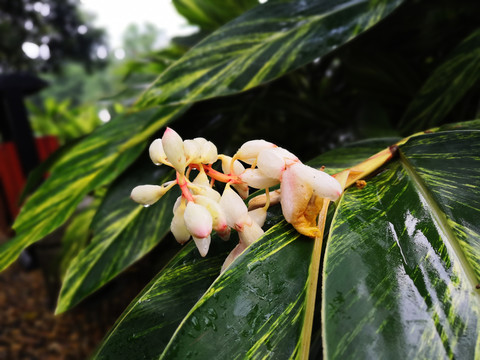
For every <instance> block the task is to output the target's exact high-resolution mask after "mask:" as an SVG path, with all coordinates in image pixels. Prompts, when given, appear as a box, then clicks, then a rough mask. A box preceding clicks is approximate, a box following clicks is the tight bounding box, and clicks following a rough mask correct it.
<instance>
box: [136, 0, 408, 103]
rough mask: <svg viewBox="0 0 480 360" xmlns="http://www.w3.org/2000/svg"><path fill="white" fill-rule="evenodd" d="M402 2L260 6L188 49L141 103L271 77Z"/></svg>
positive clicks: (229, 89)
mask: <svg viewBox="0 0 480 360" xmlns="http://www.w3.org/2000/svg"><path fill="white" fill-rule="evenodd" d="M400 3H401V1H400V0H381V1H367V0H353V1H348V0H342V1H341V2H340V3H339V2H338V1H337V2H334V1H327V2H325V1H308V2H305V1H290V2H285V1H282V2H269V3H266V4H263V5H262V6H257V7H256V8H254V9H252V10H250V11H248V12H247V13H245V14H244V15H242V16H240V17H239V18H237V19H235V20H234V21H232V22H230V23H228V24H226V25H225V26H223V27H222V28H220V29H219V30H218V31H216V32H214V33H213V34H212V35H211V36H209V37H208V38H207V39H205V40H204V41H202V42H201V43H200V44H198V45H197V46H196V47H194V48H193V49H192V50H191V51H189V52H188V53H187V54H185V56H184V57H183V58H182V59H180V60H179V61H178V62H177V63H176V64H174V65H173V66H172V67H170V68H169V69H168V70H166V71H165V72H164V73H163V74H162V75H161V76H160V77H159V78H158V80H157V81H156V82H155V83H154V84H153V85H152V87H151V88H150V89H148V90H147V91H146V92H145V93H144V94H143V96H142V97H141V98H140V100H139V102H138V105H139V106H143V107H146V106H152V105H155V104H159V103H177V102H183V103H185V102H187V103H188V102H192V101H198V100H203V99H206V98H210V97H214V96H224V95H228V94H233V93H236V92H241V91H244V90H247V89H249V88H252V87H254V86H257V85H260V84H262V83H265V82H268V81H271V80H273V79H275V78H277V77H279V76H281V75H283V74H285V73H287V72H289V71H291V70H294V69H296V68H298V67H300V66H302V65H305V64H307V63H309V62H311V61H313V60H314V59H316V58H318V57H320V56H323V55H326V54H327V53H329V52H330V51H332V50H333V49H335V48H336V47H338V46H340V45H342V44H343V43H345V42H347V41H348V40H350V39H352V38H354V37H355V36H356V35H358V34H359V33H361V32H363V31H364V30H366V29H368V28H370V27H371V26H373V25H374V24H375V23H377V22H378V21H379V20H381V19H382V18H383V17H385V16H386V15H388V14H389V13H390V12H391V11H393V9H395V8H396V7H397V6H398V5H399V4H400ZM259 29H260V30H259ZM218 54H222V55H221V56H219V55H218ZM272 59H273V60H272Z"/></svg>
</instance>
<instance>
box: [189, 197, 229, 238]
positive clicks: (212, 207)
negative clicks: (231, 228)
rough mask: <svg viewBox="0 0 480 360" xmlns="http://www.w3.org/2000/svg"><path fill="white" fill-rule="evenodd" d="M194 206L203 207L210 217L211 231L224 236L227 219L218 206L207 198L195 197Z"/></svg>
mask: <svg viewBox="0 0 480 360" xmlns="http://www.w3.org/2000/svg"><path fill="white" fill-rule="evenodd" d="M195 204H198V205H201V206H203V207H205V208H206V209H207V210H208V212H209V213H210V215H211V217H212V228H213V230H215V231H217V232H219V233H221V234H224V235H226V232H227V230H226V229H227V228H228V224H227V217H226V215H225V213H224V211H223V209H222V207H221V206H220V204H219V203H218V202H216V201H214V200H212V199H210V198H209V197H206V196H202V195H197V196H195Z"/></svg>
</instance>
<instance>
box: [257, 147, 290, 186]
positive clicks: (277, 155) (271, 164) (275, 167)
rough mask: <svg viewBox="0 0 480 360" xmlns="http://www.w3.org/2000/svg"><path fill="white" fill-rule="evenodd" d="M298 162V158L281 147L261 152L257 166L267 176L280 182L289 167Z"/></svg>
mask: <svg viewBox="0 0 480 360" xmlns="http://www.w3.org/2000/svg"><path fill="white" fill-rule="evenodd" d="M298 161H299V160H298V158H297V157H296V156H295V155H293V154H292V153H291V152H289V151H287V150H285V149H283V148H281V147H276V148H273V149H265V150H262V151H260V153H259V154H258V158H257V166H258V168H259V169H260V171H261V172H262V173H263V174H265V175H266V176H268V177H270V178H274V179H278V180H280V179H281V177H282V173H283V172H284V171H285V169H286V167H287V165H291V164H293V163H294V162H298Z"/></svg>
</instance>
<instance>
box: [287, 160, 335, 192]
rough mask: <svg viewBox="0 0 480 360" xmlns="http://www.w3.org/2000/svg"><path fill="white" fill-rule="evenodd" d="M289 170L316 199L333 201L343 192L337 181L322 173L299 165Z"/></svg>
mask: <svg viewBox="0 0 480 360" xmlns="http://www.w3.org/2000/svg"><path fill="white" fill-rule="evenodd" d="M290 168H291V169H292V171H293V172H294V173H295V175H296V176H297V177H298V178H299V179H301V180H302V181H304V182H306V183H308V184H309V185H310V186H311V187H312V189H313V193H314V194H315V195H317V196H318V197H321V198H326V199H330V200H332V201H335V200H337V199H338V198H339V197H340V195H341V194H342V192H343V189H342V186H341V185H340V183H339V182H338V180H337V179H335V178H334V177H333V176H330V175H328V174H327V173H325V172H323V171H320V170H317V169H314V168H312V167H310V166H307V165H304V164H301V163H298V164H294V165H292V166H291V167H290Z"/></svg>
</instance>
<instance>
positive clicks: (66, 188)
mask: <svg viewBox="0 0 480 360" xmlns="http://www.w3.org/2000/svg"><path fill="white" fill-rule="evenodd" d="M183 109H184V107H183V108H182V107H165V108H162V109H160V110H159V109H150V110H146V111H141V112H135V113H130V114H126V115H122V116H120V117H118V118H116V119H114V120H112V121H110V122H109V123H107V124H105V125H104V126H102V127H100V128H98V129H97V130H96V131H94V132H93V133H92V134H91V135H90V136H88V137H87V138H85V139H84V140H82V141H81V142H80V143H79V144H77V145H76V146H75V147H74V148H73V149H72V150H71V151H70V152H69V153H68V154H65V155H64V156H63V157H62V158H61V160H60V161H59V162H58V163H57V164H56V165H55V167H54V168H53V170H52V173H51V176H50V177H49V178H48V179H47V180H46V181H45V182H44V183H43V184H42V185H41V187H40V188H39V189H38V190H37V191H36V192H35V193H34V194H33V195H32V196H31V197H30V198H29V199H28V201H27V202H26V204H25V205H24V206H23V208H22V210H21V212H20V214H19V215H18V217H17V220H16V222H15V224H14V229H15V231H16V234H17V235H16V237H15V238H13V239H12V240H10V241H8V242H7V243H5V244H3V245H2V246H0V270H3V269H4V268H5V267H7V266H8V265H9V264H11V263H12V262H13V261H14V260H15V259H16V258H17V257H18V256H19V255H20V252H21V251H22V250H23V249H25V248H26V247H27V246H29V245H31V244H33V243H34V242H36V241H38V240H40V239H42V238H43V237H44V236H45V235H47V234H49V233H50V232H52V231H53V230H55V229H56V228H57V227H58V226H60V225H61V224H63V223H64V222H65V221H66V220H67V219H68V218H69V217H70V215H71V214H72V213H73V212H74V210H75V208H76V206H77V205H78V204H79V203H80V201H81V200H82V199H83V198H84V196H85V195H86V194H87V193H88V192H89V191H91V190H93V189H95V188H96V187H98V186H100V185H102V184H106V183H108V182H110V181H112V180H113V179H114V178H115V177H117V176H118V175H119V174H120V173H121V172H123V170H125V168H127V167H128V166H129V165H130V164H131V163H132V162H133V161H134V160H135V158H136V157H137V156H138V155H139V154H140V152H141V151H142V149H143V148H144V147H145V146H146V145H147V143H146V140H147V139H148V137H149V136H151V135H152V134H153V133H155V131H156V130H158V129H159V128H160V127H162V126H163V125H165V124H166V123H167V122H168V121H169V120H171V119H172V118H173V117H174V116H177V115H178V114H179V113H180V112H181V111H182V110H183ZM132 134H133V135H132Z"/></svg>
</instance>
